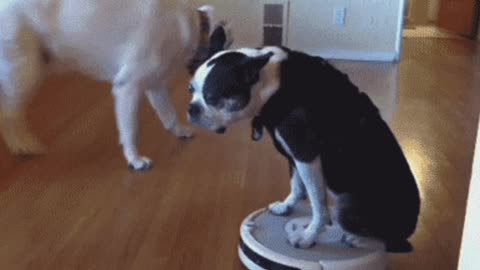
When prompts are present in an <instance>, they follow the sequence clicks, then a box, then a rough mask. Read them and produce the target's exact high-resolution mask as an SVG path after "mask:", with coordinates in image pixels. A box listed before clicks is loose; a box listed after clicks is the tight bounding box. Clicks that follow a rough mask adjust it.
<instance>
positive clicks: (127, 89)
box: [113, 83, 152, 171]
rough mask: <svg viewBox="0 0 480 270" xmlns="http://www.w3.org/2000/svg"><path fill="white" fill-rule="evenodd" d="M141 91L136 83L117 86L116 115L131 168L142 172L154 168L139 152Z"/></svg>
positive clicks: (115, 95) (115, 92)
mask: <svg viewBox="0 0 480 270" xmlns="http://www.w3.org/2000/svg"><path fill="white" fill-rule="evenodd" d="M140 94H141V89H140V88H139V86H138V85H137V84H136V83H129V84H123V85H115V86H114V88H113V95H114V97H115V114H116V118H117V126H118V130H119V133H120V143H121V144H122V146H123V153H124V155H125V158H126V159H127V162H128V165H129V167H130V168H132V169H134V170H137V171H140V170H147V169H150V168H151V167H152V161H151V160H150V159H148V158H146V157H141V156H140V155H138V152H137V130H138V119H137V115H138V105H139V103H140Z"/></svg>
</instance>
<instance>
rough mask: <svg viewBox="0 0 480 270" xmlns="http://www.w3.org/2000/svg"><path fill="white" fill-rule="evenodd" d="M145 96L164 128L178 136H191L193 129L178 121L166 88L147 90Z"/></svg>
mask: <svg viewBox="0 0 480 270" xmlns="http://www.w3.org/2000/svg"><path fill="white" fill-rule="evenodd" d="M147 97H148V100H149V101H150V104H151V105H152V107H153V109H154V110H155V112H156V113H157V115H158V117H159V118H160V120H161V121H162V123H163V126H164V127H165V129H167V130H169V131H171V132H172V133H173V134H175V136H177V137H179V138H191V137H192V136H193V130H192V129H191V128H189V127H186V126H183V125H182V124H180V123H179V121H178V118H177V113H176V112H175V108H174V107H173V106H172V104H171V101H170V97H169V95H168V91H167V89H166V88H161V89H158V90H148V91H147Z"/></svg>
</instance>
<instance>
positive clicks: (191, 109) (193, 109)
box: [188, 103, 202, 117]
mask: <svg viewBox="0 0 480 270" xmlns="http://www.w3.org/2000/svg"><path fill="white" fill-rule="evenodd" d="M201 111H202V110H201V108H200V105H198V104H196V103H192V104H190V105H189V106H188V114H189V115H190V116H191V117H196V116H198V115H199V114H200V112H201Z"/></svg>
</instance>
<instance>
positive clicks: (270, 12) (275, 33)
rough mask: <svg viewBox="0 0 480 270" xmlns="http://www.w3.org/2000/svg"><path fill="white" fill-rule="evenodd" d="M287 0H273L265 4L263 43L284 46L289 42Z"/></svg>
mask: <svg viewBox="0 0 480 270" xmlns="http://www.w3.org/2000/svg"><path fill="white" fill-rule="evenodd" d="M287 9H288V2H287V1H271V2H268V3H265V4H264V5H263V44H264V45H265V46H282V45H286V42H287V37H286V35H287V16H288V12H287Z"/></svg>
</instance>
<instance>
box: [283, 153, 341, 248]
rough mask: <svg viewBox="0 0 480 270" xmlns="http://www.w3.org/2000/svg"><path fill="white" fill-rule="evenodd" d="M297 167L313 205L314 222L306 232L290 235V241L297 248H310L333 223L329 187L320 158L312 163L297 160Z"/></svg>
mask: <svg viewBox="0 0 480 270" xmlns="http://www.w3.org/2000/svg"><path fill="white" fill-rule="evenodd" d="M295 166H296V168H297V170H298V174H299V176H300V178H301V179H302V181H303V184H304V185H305V189H306V190H307V194H308V197H309V199H310V203H311V205H312V221H311V222H310V224H309V225H308V227H307V228H306V229H305V230H304V231H302V230H299V231H297V232H296V233H293V234H291V235H289V236H288V240H289V242H290V244H292V245H293V246H295V247H300V248H308V247H310V246H312V245H313V244H314V243H315V240H316V239H317V237H318V234H319V233H320V232H321V231H322V229H323V228H324V226H326V225H329V224H331V223H332V222H331V218H330V213H329V211H328V207H327V185H326V182H325V178H324V176H323V170H322V164H321V161H320V158H319V157H317V158H315V159H314V160H313V161H312V162H310V163H304V162H300V161H297V160H295Z"/></svg>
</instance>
